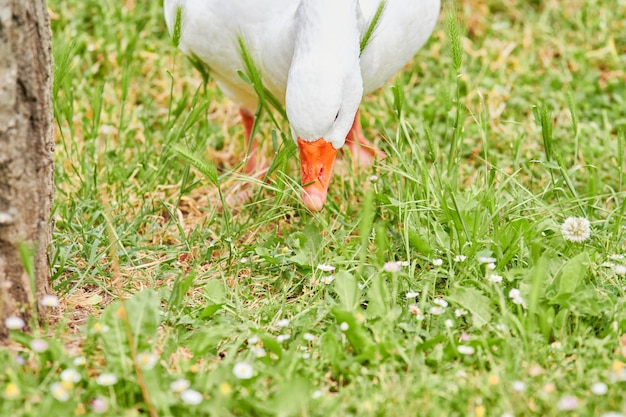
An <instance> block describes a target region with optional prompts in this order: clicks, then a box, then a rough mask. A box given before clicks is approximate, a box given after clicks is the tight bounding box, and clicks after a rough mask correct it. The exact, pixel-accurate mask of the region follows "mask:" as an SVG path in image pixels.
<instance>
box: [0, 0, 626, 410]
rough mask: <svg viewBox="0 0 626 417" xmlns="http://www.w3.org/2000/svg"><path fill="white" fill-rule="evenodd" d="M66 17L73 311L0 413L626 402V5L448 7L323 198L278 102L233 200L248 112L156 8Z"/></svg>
mask: <svg viewBox="0 0 626 417" xmlns="http://www.w3.org/2000/svg"><path fill="white" fill-rule="evenodd" d="M563 4H566V6H563ZM452 6H453V7H452ZM49 8H50V11H51V16H52V30H53V36H54V43H53V52H54V56H55V81H54V91H53V96H54V116H55V121H56V127H55V138H56V144H57V145H56V171H55V175H56V184H57V190H56V199H55V206H54V213H53V216H54V219H55V228H54V245H53V248H52V250H51V253H50V259H51V263H52V273H53V287H54V289H55V290H56V293H57V295H58V296H59V299H60V304H59V305H58V306H56V307H55V305H56V299H50V300H48V301H47V302H46V303H47V304H49V305H50V307H46V308H50V309H51V315H52V323H50V324H48V325H46V326H43V327H40V328H39V329H37V330H36V331H35V332H34V333H33V334H25V333H22V332H21V331H19V330H13V331H12V332H11V339H12V343H11V344H10V345H9V346H5V347H2V348H0V362H2V363H3V364H4V368H5V371H4V372H3V373H2V374H1V375H0V390H1V391H0V415H3V416H14V417H17V416H40V415H47V416H50V417H52V416H67V415H96V414H99V415H109V416H134V415H146V414H147V415H151V416H156V415H159V416H186V415H189V416H220V417H221V416H231V415H232V416H274V415H275V416H296V415H297V416H357V415H358V416H417V415H419V416H477V417H482V416H532V415H541V416H562V415H571V416H598V415H600V416H602V415H604V416H607V417H608V416H614V417H615V416H624V415H626V414H624V413H626V395H625V394H624V393H625V392H626V308H625V303H626V219H625V211H626V204H625V198H626V183H625V180H626V178H625V170H626V161H625V159H626V158H625V150H626V110H625V109H626V2H625V1H623V0H609V1H603V2H601V1H599V0H574V1H570V2H558V1H556V0H546V1H540V0H534V1H513V0H464V1H458V2H454V3H452V2H449V3H446V9H447V10H448V13H446V12H443V13H442V16H441V18H440V21H439V23H438V25H437V27H436V29H435V32H434V33H433V36H432V37H431V39H430V40H429V42H428V43H427V44H426V45H425V47H424V48H423V49H422V50H421V51H420V52H419V53H418V54H417V55H416V57H415V59H414V60H413V61H412V63H410V64H409V65H407V67H406V68H405V70H404V71H403V72H402V73H400V74H398V75H397V77H396V78H394V79H393V80H392V81H391V82H390V83H389V84H388V85H387V86H385V87H384V88H382V89H381V90H379V91H377V92H375V93H374V94H370V95H368V96H366V97H365V98H364V101H363V105H362V111H361V114H362V122H363V127H364V131H365V133H366V135H367V136H368V137H370V138H372V139H374V140H375V142H376V143H377V144H378V146H379V147H380V148H381V149H382V150H384V151H385V153H386V154H387V158H386V159H384V160H381V161H379V162H378V163H377V164H376V165H375V166H373V167H372V168H368V169H357V168H355V167H353V164H351V163H350V162H349V156H348V155H346V156H344V157H343V161H342V162H340V166H339V167H338V169H337V170H336V173H335V176H334V179H333V181H332V182H331V186H330V190H329V196H328V202H327V204H326V206H325V208H324V210H323V211H321V212H320V213H311V212H309V211H308V210H306V209H305V208H304V207H303V206H302V204H301V202H300V189H299V187H300V186H299V171H298V166H297V152H295V147H294V146H293V144H292V142H291V138H290V136H289V129H288V125H287V123H286V121H285V120H283V119H282V118H281V117H280V114H279V113H278V112H275V113H273V118H272V117H269V116H270V115H269V114H268V113H266V112H265V113H263V115H262V117H261V121H260V124H259V126H258V131H257V133H256V134H257V135H258V137H259V138H263V139H264V140H263V147H264V149H265V152H266V154H267V155H268V157H269V158H271V159H272V169H271V172H270V174H269V175H268V179H267V181H265V182H263V181H256V182H255V184H254V186H253V187H254V188H253V190H254V195H253V197H252V199H251V200H250V201H249V202H247V203H245V204H242V205H240V206H239V207H230V208H229V207H226V208H224V207H223V204H222V202H223V201H224V200H225V199H226V197H227V196H228V193H229V192H231V191H232V190H233V188H234V187H237V186H240V185H241V184H243V183H244V182H245V181H246V180H247V179H246V178H245V177H244V176H242V175H241V174H239V173H238V169H239V168H240V163H241V160H242V158H243V156H244V154H245V147H244V143H243V129H242V127H241V126H240V125H239V124H238V120H239V116H238V109H237V108H236V107H235V106H234V105H233V104H232V103H231V102H229V101H228V100H227V99H226V98H225V97H224V96H223V95H222V93H221V92H220V91H219V90H218V89H217V88H216V87H215V84H214V83H213V81H212V80H211V78H210V75H209V77H208V79H206V78H203V74H202V73H201V72H200V71H198V70H197V69H196V68H195V67H194V66H193V65H192V64H191V62H190V61H189V60H187V59H186V58H185V57H184V56H183V55H182V54H181V53H180V52H177V51H176V48H175V47H174V46H173V44H172V41H171V39H170V37H169V35H168V33H167V30H166V29H165V24H164V21H163V17H162V5H161V2H160V1H149V2H135V1H134V0H125V1H113V0H100V1H95V0H71V1H62V0H49ZM453 9H455V10H456V14H454V13H452V12H451V10H453Z"/></svg>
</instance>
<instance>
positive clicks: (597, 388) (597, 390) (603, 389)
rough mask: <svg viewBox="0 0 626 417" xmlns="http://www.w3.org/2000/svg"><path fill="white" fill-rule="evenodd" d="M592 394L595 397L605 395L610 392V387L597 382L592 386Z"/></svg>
mask: <svg viewBox="0 0 626 417" xmlns="http://www.w3.org/2000/svg"><path fill="white" fill-rule="evenodd" d="M591 392H592V393H594V394H595V395H604V394H606V393H607V392H609V387H608V386H607V385H606V384H605V383H604V382H596V383H595V384H593V385H592V386H591Z"/></svg>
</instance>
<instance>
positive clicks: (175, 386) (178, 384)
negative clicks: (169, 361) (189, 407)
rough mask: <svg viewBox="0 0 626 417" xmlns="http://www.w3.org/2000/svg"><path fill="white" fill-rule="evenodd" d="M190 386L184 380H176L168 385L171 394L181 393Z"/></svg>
mask: <svg viewBox="0 0 626 417" xmlns="http://www.w3.org/2000/svg"><path fill="white" fill-rule="evenodd" d="M190 386H191V383H190V382H189V381H187V380H186V379H184V378H181V379H177V380H176V381H174V382H172V383H171V384H170V389H171V390H172V391H173V392H178V393H180V392H183V391H185V390H186V389H188V388H189V387H190Z"/></svg>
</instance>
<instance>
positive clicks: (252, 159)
mask: <svg viewBox="0 0 626 417" xmlns="http://www.w3.org/2000/svg"><path fill="white" fill-rule="evenodd" d="M239 115H240V116H241V124H242V125H243V129H244V134H245V139H246V151H248V154H247V155H246V164H245V170H244V172H245V173H246V175H249V176H251V177H253V176H255V174H256V171H257V168H258V167H257V163H258V161H257V159H258V143H257V141H256V140H254V139H253V138H252V125H254V115H252V114H250V112H248V110H246V109H244V108H239Z"/></svg>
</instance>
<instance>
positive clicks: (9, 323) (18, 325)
mask: <svg viewBox="0 0 626 417" xmlns="http://www.w3.org/2000/svg"><path fill="white" fill-rule="evenodd" d="M4 325H5V326H6V327H7V329H9V330H19V329H22V328H23V327H24V326H26V322H25V321H24V320H23V319H22V318H21V317H17V316H11V317H7V318H6V319H5V320H4Z"/></svg>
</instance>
